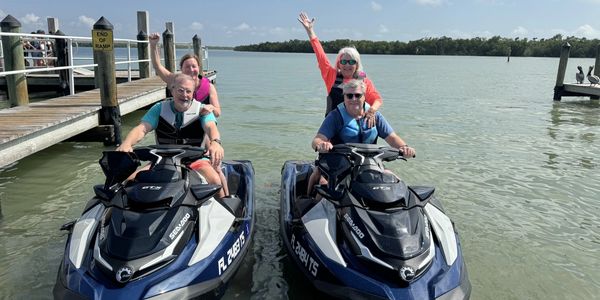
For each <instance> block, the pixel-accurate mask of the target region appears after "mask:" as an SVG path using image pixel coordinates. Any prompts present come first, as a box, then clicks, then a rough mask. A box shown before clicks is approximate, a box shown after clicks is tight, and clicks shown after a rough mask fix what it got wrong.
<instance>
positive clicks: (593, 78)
mask: <svg viewBox="0 0 600 300" xmlns="http://www.w3.org/2000/svg"><path fill="white" fill-rule="evenodd" d="M593 69H594V66H590V70H589V71H588V73H587V79H588V80H589V81H590V85H592V84H593V85H596V84H598V82H600V77H598V76H597V75H592V70H593Z"/></svg>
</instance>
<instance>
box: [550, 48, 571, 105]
mask: <svg viewBox="0 0 600 300" xmlns="http://www.w3.org/2000/svg"><path fill="white" fill-rule="evenodd" d="M569 52H571V45H570V44H569V43H568V42H567V43H565V44H564V45H563V46H562V49H561V50H560V61H559V63H558V73H557V74H556V85H554V100H555V101H560V98H561V97H562V94H563V92H564V89H565V87H564V84H563V83H564V80H565V72H566V70H567V62H568V61H569Z"/></svg>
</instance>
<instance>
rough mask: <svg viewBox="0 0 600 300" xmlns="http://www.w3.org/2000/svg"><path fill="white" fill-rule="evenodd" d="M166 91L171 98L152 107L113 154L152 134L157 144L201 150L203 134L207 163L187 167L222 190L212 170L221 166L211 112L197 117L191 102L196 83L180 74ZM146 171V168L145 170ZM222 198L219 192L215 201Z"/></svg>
mask: <svg viewBox="0 0 600 300" xmlns="http://www.w3.org/2000/svg"><path fill="white" fill-rule="evenodd" d="M170 88H171V93H172V95H173V98H167V99H166V100H164V101H161V102H159V103H156V104H154V105H153V106H152V108H150V110H148V112H147V113H146V114H145V115H144V117H142V121H141V122H140V124H139V125H138V126H136V127H134V128H133V129H132V130H131V131H130V132H129V134H127V137H126V138H125V140H124V141H123V143H121V145H119V147H118V148H117V151H124V152H131V151H133V146H134V145H135V144H137V143H138V142H140V141H141V140H142V139H143V138H144V137H145V136H146V134H148V133H149V132H151V131H152V130H155V134H156V143H157V144H176V145H193V146H201V145H202V142H203V141H204V134H205V133H206V135H208V137H209V138H210V144H209V145H208V147H207V155H208V156H209V157H210V161H208V160H198V161H195V162H193V163H192V164H190V168H192V169H194V170H197V171H198V172H199V173H200V174H202V176H204V178H206V180H207V181H208V183H213V184H219V185H221V186H222V184H221V178H220V177H219V174H218V173H217V171H215V169H214V168H213V166H218V165H219V164H220V163H221V160H222V159H223V156H224V151H223V147H222V146H221V140H220V138H221V134H220V133H219V130H218V129H217V123H216V118H215V116H214V115H213V113H212V112H211V113H209V114H206V115H201V114H200V111H201V109H202V106H203V105H204V104H202V103H200V102H198V101H194V91H195V90H196V83H195V81H194V78H193V77H191V76H189V75H185V74H182V73H179V74H176V75H175V76H174V79H173V83H172V84H171V86H170ZM148 168H149V166H146V167H145V169H148ZM134 175H135V173H134ZM134 175H132V177H133V176H134ZM224 196H225V191H224V190H223V189H221V190H220V191H219V193H218V194H217V197H219V198H223V197H224Z"/></svg>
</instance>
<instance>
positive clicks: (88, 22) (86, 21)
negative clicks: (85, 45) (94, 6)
mask: <svg viewBox="0 0 600 300" xmlns="http://www.w3.org/2000/svg"><path fill="white" fill-rule="evenodd" d="M77 20H79V24H82V25H86V26H88V27H89V28H92V27H94V24H95V23H96V20H94V19H92V18H90V17H88V16H79V17H78V18H77Z"/></svg>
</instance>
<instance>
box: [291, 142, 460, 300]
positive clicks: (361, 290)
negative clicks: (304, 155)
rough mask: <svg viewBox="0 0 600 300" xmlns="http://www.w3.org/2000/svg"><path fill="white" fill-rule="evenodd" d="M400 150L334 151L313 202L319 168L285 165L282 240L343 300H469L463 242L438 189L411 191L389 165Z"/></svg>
mask: <svg viewBox="0 0 600 300" xmlns="http://www.w3.org/2000/svg"><path fill="white" fill-rule="evenodd" d="M396 159H404V158H403V157H402V154H401V153H400V152H399V150H398V149H394V148H390V147H383V146H377V145H365V144H342V145H335V146H334V148H333V150H332V151H331V152H329V153H324V154H320V155H319V158H318V160H317V161H316V167H318V168H319V169H320V170H321V174H322V175H323V176H325V178H326V179H327V180H328V183H327V185H326V186H317V187H316V190H317V192H318V194H320V195H321V196H322V198H321V199H320V200H317V199H318V197H314V196H307V195H306V189H307V183H308V178H309V177H310V175H311V173H312V171H313V168H314V167H315V166H314V165H313V164H312V163H310V162H306V161H287V162H285V164H284V165H283V168H282V179H281V199H280V200H281V212H280V221H281V235H282V239H283V241H284V244H285V246H286V248H287V250H288V253H289V256H290V257H291V258H292V259H293V261H295V263H296V264H297V265H298V267H299V269H301V270H302V273H303V274H304V275H305V277H306V278H308V280H310V282H312V284H313V285H314V287H316V288H317V289H318V290H320V291H322V292H324V293H327V294H329V295H331V296H334V297H337V298H344V299H468V298H469V296H470V293H471V283H470V282H469V278H468V274H467V268H466V265H465V262H464V260H463V257H462V252H461V247H460V241H459V238H458V234H457V232H456V230H455V228H454V226H453V223H452V221H451V220H450V218H449V217H448V216H446V214H445V213H444V210H443V208H442V205H441V203H440V201H439V200H438V199H436V198H435V196H434V195H433V193H434V188H433V187H424V186H407V185H406V184H405V183H404V182H403V181H402V180H400V179H398V177H396V176H395V175H393V174H391V173H390V172H388V171H385V170H384V166H383V162H389V161H393V160H396Z"/></svg>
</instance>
